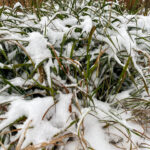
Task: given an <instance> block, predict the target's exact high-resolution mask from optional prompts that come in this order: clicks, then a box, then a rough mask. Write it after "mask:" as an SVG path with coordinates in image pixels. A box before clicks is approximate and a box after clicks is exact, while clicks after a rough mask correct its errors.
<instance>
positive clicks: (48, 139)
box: [0, 1, 150, 150]
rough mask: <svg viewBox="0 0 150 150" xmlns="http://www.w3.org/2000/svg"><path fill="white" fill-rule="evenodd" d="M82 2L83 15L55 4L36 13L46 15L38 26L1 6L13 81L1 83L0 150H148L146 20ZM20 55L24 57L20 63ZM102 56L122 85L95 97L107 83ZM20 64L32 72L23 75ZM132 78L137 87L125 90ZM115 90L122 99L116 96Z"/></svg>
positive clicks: (6, 65)
mask: <svg viewBox="0 0 150 150" xmlns="http://www.w3.org/2000/svg"><path fill="white" fill-rule="evenodd" d="M87 2H88V1H83V2H82V4H79V3H77V6H76V7H77V8H80V9H81V10H84V9H85V11H81V10H80V11H79V12H80V13H79V12H78V13H79V14H78V17H76V16H75V15H77V14H73V12H72V10H71V9H69V8H68V9H65V8H64V9H65V11H64V10H62V9H61V8H60V6H59V5H55V8H54V10H49V12H48V10H46V8H45V7H44V8H41V9H42V11H43V14H44V13H45V12H47V13H46V15H43V14H42V15H41V16H40V19H39V17H37V15H36V14H34V13H33V14H32V13H23V12H17V11H15V10H16V9H17V7H20V5H19V4H16V5H15V7H14V8H13V9H5V10H2V9H3V8H2V7H1V11H2V13H0V21H1V26H0V50H1V52H3V53H1V54H3V55H4V56H6V58H7V59H6V60H5V59H4V61H2V60H0V69H10V70H11V69H12V70H15V71H16V72H15V73H16V74H15V77H8V78H7V77H6V78H5V77H4V76H2V75H1V78H0V83H1V84H0V88H1V89H0V109H1V110H0V145H1V146H0V150H3V149H4V150H5V149H11V150H13V149H17V150H19V149H42V148H45V149H56V150H57V149H58V150H80V149H83V150H86V149H94V150H117V149H124V150H128V149H130V150H132V149H137V150H142V149H150V131H149V123H150V122H149V120H150V115H149V114H150V108H149V103H150V99H149V89H150V87H149V81H150V80H149V72H150V71H149V69H150V66H149V65H150V64H149V62H150V56H149V54H150V51H149V48H150V36H149V35H150V16H142V15H129V14H126V13H125V14H124V15H121V14H119V13H118V12H117V11H115V9H113V8H112V6H111V5H106V6H105V7H104V8H103V9H102V10H99V9H98V7H96V4H97V3H96V2H95V3H96V4H95V5H94V4H93V5H92V6H89V5H87ZM47 5H48V4H47ZM69 5H70V7H72V6H71V3H68V6H69ZM115 5H117V4H115ZM22 9H23V8H22ZM86 9H87V10H86ZM76 10H77V11H78V9H76ZM110 10H111V11H110ZM52 12H53V13H52ZM95 12H96V13H95ZM98 15H100V16H98ZM92 31H94V32H92ZM90 35H91V41H90ZM72 39H73V40H72ZM85 39H87V41H88V42H87V43H86V41H84V40H85ZM67 40H68V41H67ZM66 41H67V42H66ZM65 42H66V43H65ZM80 42H81V43H80ZM84 42H85V44H84ZM64 43H65V44H64ZM77 45H78V47H77ZM79 45H81V46H79ZM74 47H75V48H74ZM17 54H21V55H22V54H23V56H24V58H23V59H22V60H17V57H16V55H17ZM103 54H105V55H104V57H102V55H103ZM80 56H82V57H83V58H86V59H87V61H84V59H83V58H82V57H81V58H80ZM89 56H90V59H88V58H89ZM121 56H123V57H124V58H122V57H121ZM18 57H19V56H18ZM101 57H102V59H105V58H106V59H108V60H109V61H108V62H109V63H110V64H109V65H110V66H112V68H113V67H114V66H115V64H116V63H117V64H118V65H119V66H121V67H122V68H123V69H122V70H123V71H122V73H121V74H120V75H119V77H118V83H119V84H116V85H113V84H112V86H113V88H112V91H110V93H107V89H106V92H104V93H102V94H101V95H100V96H99V94H98V92H99V93H100V92H101V91H98V92H97V88H98V87H100V86H101V85H102V84H103V81H105V79H106V78H109V76H110V74H108V72H107V70H109V69H108V68H107V65H105V64H101V63H100V61H101V59H100V58H101ZM0 58H3V57H0ZM88 60H89V61H88ZM19 61H21V63H20V62H19ZM90 62H94V63H93V64H91V63H90ZM98 63H99V64H100V67H101V66H102V69H101V70H100V73H99V75H97V72H98V71H97V70H98V69H95V68H98V67H99V66H98V65H97V64H98ZM17 65H18V66H19V67H18V66H17ZM21 65H26V66H29V67H28V69H24V70H23V71H22V70H21V71H22V72H21V73H20V72H19V71H20V70H19V69H20V66H21ZM103 65H104V66H103ZM41 66H42V67H41ZM72 66H73V67H74V68H73V67H72ZM17 67H18V68H17ZM71 67H72V68H73V69H74V70H75V71H74V70H73V69H72V70H73V71H72V70H71ZM88 69H89V70H88ZM94 69H95V70H94ZM60 70H61V71H62V72H63V73H64V72H65V73H64V74H63V75H61V74H62V72H61V71H60ZM93 70H94V71H93ZM110 70H111V69H110ZM111 71H112V72H113V69H112V70H111ZM111 71H110V72H111ZM43 72H44V73H43ZM74 72H75V73H76V72H78V74H77V75H76V74H75V73H74ZM133 72H136V74H135V78H134V79H133V80H134V82H133V83H132V84H129V85H127V84H123V85H122V82H123V81H124V73H128V74H129V76H130V75H132V73H133ZM0 73H1V72H0ZM42 73H43V74H45V75H43V74H42ZM8 74H9V73H8ZM114 74H115V73H114ZM42 75H43V76H44V77H43V76H42ZM76 76H77V77H76ZM114 76H117V75H116V74H115V75H114ZM82 77H83V78H82ZM131 77H133V76H131ZM130 79H131V78H130ZM68 80H69V82H68ZM87 84H88V86H87ZM114 84H115V80H114ZM118 85H119V89H120V85H122V86H123V88H122V92H120V93H117V92H114V91H113V89H115V87H117V86H118ZM34 87H35V88H34ZM107 88H108V89H109V86H108V87H107ZM10 89H11V90H10ZM10 91H11V92H10ZM118 91H119V90H118ZM96 92H97V93H96ZM113 92H114V93H113ZM39 93H40V96H36V97H32V96H31V95H33V94H39ZM80 93H82V96H81V97H80V96H78V95H79V94H80ZM135 93H136V94H135ZM41 95H42V96H41ZM104 95H106V96H105V102H102V101H101V99H103V96H104ZM98 96H99V97H98ZM132 100H133V101H132ZM130 101H131V103H130ZM137 110H138V111H137ZM139 110H140V111H142V110H143V111H144V113H143V112H142V114H140V112H139Z"/></svg>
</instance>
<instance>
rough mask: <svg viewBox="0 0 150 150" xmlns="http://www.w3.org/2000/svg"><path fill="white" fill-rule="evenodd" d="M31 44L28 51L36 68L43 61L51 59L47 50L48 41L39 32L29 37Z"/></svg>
mask: <svg viewBox="0 0 150 150" xmlns="http://www.w3.org/2000/svg"><path fill="white" fill-rule="evenodd" d="M29 42H30V43H29V45H28V46H27V48H26V50H27V53H28V54H29V56H30V57H31V59H32V60H33V61H34V63H35V65H36V66H37V65H38V64H39V63H40V62H41V61H42V60H44V59H46V58H49V57H51V53H50V51H49V50H48V48H47V40H46V39H45V38H44V37H43V36H42V35H41V34H40V33H39V32H32V33H31V34H30V36H29Z"/></svg>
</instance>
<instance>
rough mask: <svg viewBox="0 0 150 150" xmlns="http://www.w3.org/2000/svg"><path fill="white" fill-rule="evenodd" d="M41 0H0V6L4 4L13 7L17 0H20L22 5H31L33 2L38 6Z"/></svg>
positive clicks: (18, 0)
mask: <svg viewBox="0 0 150 150" xmlns="http://www.w3.org/2000/svg"><path fill="white" fill-rule="evenodd" d="M43 1H44V0H0V6H3V5H6V6H9V7H13V6H14V4H15V3H17V2H20V3H21V4H22V5H23V6H24V7H31V6H32V5H33V2H34V3H36V4H37V5H39V6H40V5H41V3H42V2H43Z"/></svg>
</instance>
